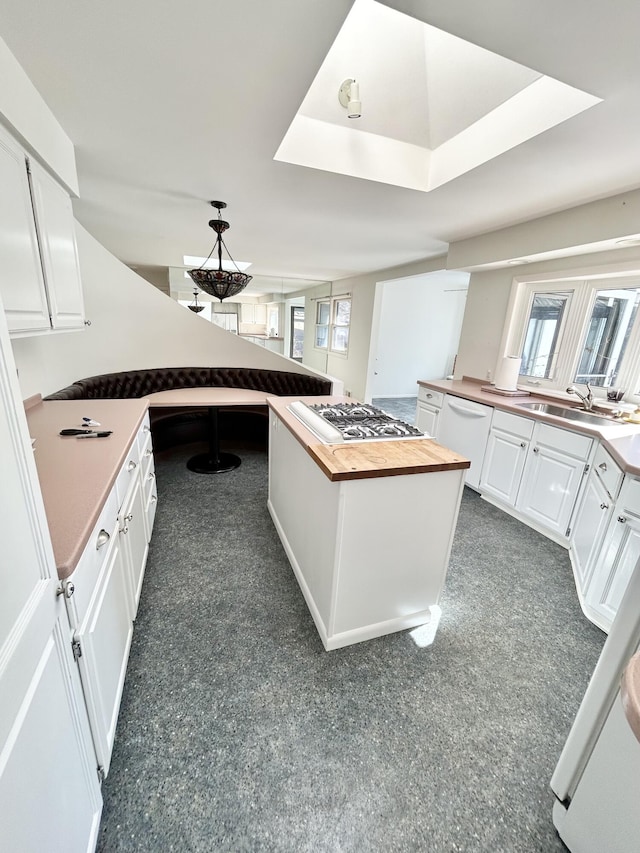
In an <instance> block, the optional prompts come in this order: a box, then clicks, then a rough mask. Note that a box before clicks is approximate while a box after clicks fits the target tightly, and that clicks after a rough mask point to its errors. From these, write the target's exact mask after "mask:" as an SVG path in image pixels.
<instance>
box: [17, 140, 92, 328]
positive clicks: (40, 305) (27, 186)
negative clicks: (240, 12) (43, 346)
mask: <svg viewBox="0 0 640 853" xmlns="http://www.w3.org/2000/svg"><path fill="white" fill-rule="evenodd" d="M27 166H28V167H29V169H30V172H31V181H30V180H29V175H28V171H27ZM0 186H2V192H1V193H0V269H1V270H2V276H1V277H0V293H1V294H2V301H3V304H4V309H5V314H6V317H7V325H8V326H9V331H10V333H11V334H12V335H14V336H22V335H29V334H34V333H39V332H47V331H51V330H64V329H81V328H83V326H84V305H83V299H82V285H81V279H80V265H79V262H78V252H77V247H76V235H75V222H74V218H73V211H72V208H71V199H70V198H69V194H68V193H67V191H66V190H65V189H64V188H63V187H62V186H61V185H60V184H58V183H57V182H56V181H55V180H54V179H53V178H52V177H51V176H50V175H49V174H48V172H46V171H45V170H44V169H43V168H42V167H41V166H40V165H39V164H38V163H36V162H35V161H34V160H31V161H29V160H28V158H27V156H26V154H25V152H24V150H23V149H22V147H21V146H20V145H19V144H18V143H17V142H16V141H15V140H14V139H13V138H12V137H11V136H9V134H7V133H6V132H5V131H3V130H2V129H0Z"/></svg>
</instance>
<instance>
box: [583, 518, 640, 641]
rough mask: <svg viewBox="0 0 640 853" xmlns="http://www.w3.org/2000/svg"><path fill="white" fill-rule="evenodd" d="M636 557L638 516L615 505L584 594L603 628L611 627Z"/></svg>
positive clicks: (638, 555) (638, 552)
mask: <svg viewBox="0 0 640 853" xmlns="http://www.w3.org/2000/svg"><path fill="white" fill-rule="evenodd" d="M639 558H640V518H638V517H636V516H635V515H630V514H625V513H624V510H623V511H621V512H620V511H619V510H618V508H617V507H616V510H615V515H614V516H613V518H612V519H611V523H610V524H609V530H608V531H607V535H606V539H605V542H604V545H603V546H602V552H601V556H600V559H599V560H598V564H597V565H596V567H595V569H594V573H593V577H592V580H591V583H590V584H589V587H588V589H587V596H586V601H587V605H588V606H589V608H590V609H591V610H592V611H594V612H595V614H596V616H597V618H598V624H599V625H600V627H601V628H603V629H604V630H605V631H608V630H609V628H610V627H611V623H612V622H613V620H614V617H615V615H616V613H617V611H618V607H619V606H620V602H621V600H622V596H623V595H624V593H625V590H626V588H627V584H628V583H629V578H630V577H631V574H632V572H633V570H634V568H635V565H636V563H637V561H638V559H639Z"/></svg>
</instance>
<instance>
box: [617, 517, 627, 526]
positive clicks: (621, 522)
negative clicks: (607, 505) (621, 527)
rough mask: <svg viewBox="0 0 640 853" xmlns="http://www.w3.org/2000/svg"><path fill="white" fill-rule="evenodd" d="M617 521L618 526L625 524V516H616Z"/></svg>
mask: <svg viewBox="0 0 640 853" xmlns="http://www.w3.org/2000/svg"><path fill="white" fill-rule="evenodd" d="M618 521H619V522H620V524H625V523H626V521H627V517H626V515H619V516H618Z"/></svg>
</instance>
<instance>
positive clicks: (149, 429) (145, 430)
mask: <svg viewBox="0 0 640 853" xmlns="http://www.w3.org/2000/svg"><path fill="white" fill-rule="evenodd" d="M142 431H143V432H151V427H148V426H147V425H146V424H145V425H144V426H143V427H142Z"/></svg>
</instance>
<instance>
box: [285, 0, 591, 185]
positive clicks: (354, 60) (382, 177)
mask: <svg viewBox="0 0 640 853" xmlns="http://www.w3.org/2000/svg"><path fill="white" fill-rule="evenodd" d="M349 78H352V79H354V80H357V81H358V83H359V89H360V100H361V101H362V115H361V117H360V118H358V119H355V120H349V119H348V118H347V115H346V111H345V109H344V108H343V107H342V106H341V105H340V103H339V101H338V89H339V87H340V84H341V83H342V81H344V80H346V79H349ZM599 102H600V99H599V98H596V97H594V96H593V95H589V94H587V93H586V92H582V91H580V90H579V89H575V88H573V87H572V86H568V85H566V84H565V83H561V82H560V81H559V80H555V79H553V78H551V77H547V76H545V75H543V74H540V73H539V72H537V71H534V70H533V69H530V68H526V67H525V66H523V65H519V64H518V63H516V62H512V61H511V60H509V59H505V58H504V57H502V56H498V55H497V54H495V53H491V52H490V51H488V50H485V49H484V48H481V47H478V46H477V45H474V44H471V43H470V42H466V41H464V40H463V39H461V38H458V37H456V36H452V35H450V34H449V33H445V32H443V31H442V30H439V29H436V28H435V27H432V26H429V25H428V24H424V23H422V22H421V21H418V20H416V19H415V18H412V17H410V16H408V15H404V14H402V13H400V12H397V11H396V10H394V9H390V8H389V7H387V6H384V5H382V4H380V3H377V2H375V0H356V2H355V3H354V5H353V8H352V10H351V12H350V13H349V15H348V17H347V19H346V20H345V22H344V25H343V26H342V29H341V30H340V32H339V33H338V36H337V38H336V40H335V42H334V43H333V45H332V47H331V50H330V51H329V53H328V54H327V57H326V58H325V60H324V62H323V63H322V66H321V67H320V70H319V71H318V73H317V75H316V78H315V80H314V81H313V83H312V85H311V88H310V89H309V91H308V93H307V95H306V96H305V98H304V100H303V102H302V104H301V105H300V109H299V110H298V113H297V115H296V116H295V118H294V119H293V121H292V123H291V125H290V127H289V129H288V131H287V133H286V135H285V137H284V139H283V141H282V143H281V144H280V147H279V148H278V151H277V152H276V155H275V159H276V160H282V161H284V162H288V163H295V164H297V165H301V166H308V167H310V168H315V169H323V170H325V171H330V172H337V173H339V174H344V175H351V176H353V177H359V178H366V179H368V180H373V181H380V182H382V183H389V184H395V185H398V186H404V187H410V188H412V189H417V190H422V191H429V190H432V189H434V188H435V187H438V186H441V185H442V184H445V183H447V182H448V181H451V180H453V179H454V178H456V177H458V176H460V175H462V174H464V173H465V172H468V171H470V170H471V169H474V168H476V167H477V166H480V165H481V164H483V163H486V162H488V161H489V160H492V159H493V158H494V157H498V156H499V155H500V154H503V153H504V152H505V151H508V150H509V149H511V148H514V147H515V146H516V145H520V144H522V143H523V142H526V141H527V140H528V139H531V138H533V137H534V136H537V135H538V134H540V133H543V132H544V131H545V130H548V129H549V128H552V127H555V126H556V125H558V124H560V123H561V122H563V121H566V120H567V119H569V118H571V117H572V116H575V115H577V114H578V113H580V112H582V111H583V110H586V109H589V107H592V106H594V105H595V104H597V103H599Z"/></svg>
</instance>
